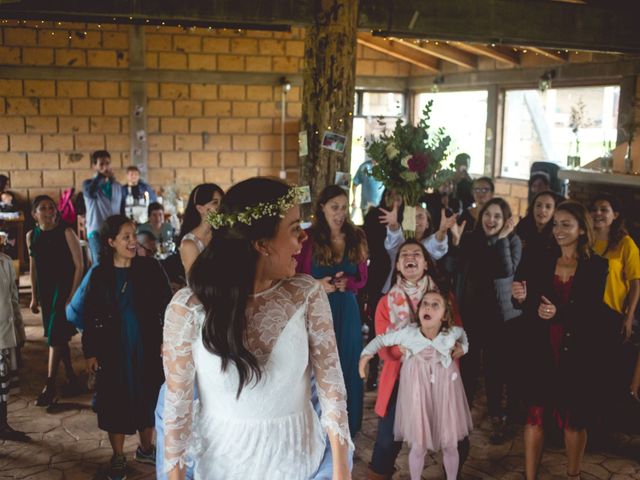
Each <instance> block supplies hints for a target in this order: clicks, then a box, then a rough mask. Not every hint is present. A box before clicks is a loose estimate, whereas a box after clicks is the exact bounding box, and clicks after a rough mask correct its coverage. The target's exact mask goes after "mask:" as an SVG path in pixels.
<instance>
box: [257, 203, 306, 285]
mask: <svg viewBox="0 0 640 480" xmlns="http://www.w3.org/2000/svg"><path fill="white" fill-rule="evenodd" d="M306 238H307V234H306V233H305V232H304V230H302V227H301V226H300V207H299V206H298V205H296V206H294V207H291V208H290V209H289V210H287V212H286V213H285V215H284V218H282V220H280V223H279V224H278V229H277V230H276V234H275V236H274V237H273V238H271V239H269V240H267V241H265V242H264V244H265V249H266V253H268V255H261V256H260V260H261V261H263V262H264V269H265V275H266V276H267V277H268V278H269V279H271V280H280V279H282V278H287V277H292V276H294V275H295V274H296V265H297V261H296V259H295V258H294V257H295V256H296V255H298V254H299V253H300V251H301V250H302V242H304V241H305V240H306Z"/></svg>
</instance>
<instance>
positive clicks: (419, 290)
mask: <svg viewBox="0 0 640 480" xmlns="http://www.w3.org/2000/svg"><path fill="white" fill-rule="evenodd" d="M437 289H438V287H437V286H436V284H435V282H434V281H433V279H432V278H431V277H430V276H429V274H425V275H424V276H423V277H422V278H421V279H420V280H418V282H417V283H412V282H410V281H408V280H406V279H404V278H402V276H401V275H398V280H397V281H396V284H395V285H394V286H393V287H391V290H389V293H388V294H387V301H388V302H389V320H390V321H391V325H390V326H389V328H390V329H391V330H400V329H401V328H403V327H405V326H406V325H408V324H409V323H411V321H412V320H413V318H414V317H415V315H416V314H417V311H418V305H419V303H420V300H422V297H424V294H425V292H426V291H427V290H437ZM409 302H411V303H409Z"/></svg>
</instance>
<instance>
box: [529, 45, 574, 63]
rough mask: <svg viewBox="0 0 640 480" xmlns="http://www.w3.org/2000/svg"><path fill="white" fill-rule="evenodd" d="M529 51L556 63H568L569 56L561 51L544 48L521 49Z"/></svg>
mask: <svg viewBox="0 0 640 480" xmlns="http://www.w3.org/2000/svg"><path fill="white" fill-rule="evenodd" d="M523 48H526V49H527V50H529V51H530V52H532V53H537V54H538V55H542V56H544V57H547V58H550V59H551V60H555V61H556V62H562V63H566V62H568V61H569V55H568V54H567V53H565V52H563V51H562V50H550V49H546V48H538V47H523Z"/></svg>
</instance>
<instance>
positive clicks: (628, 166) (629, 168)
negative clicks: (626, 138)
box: [624, 142, 633, 175]
mask: <svg viewBox="0 0 640 480" xmlns="http://www.w3.org/2000/svg"><path fill="white" fill-rule="evenodd" d="M624 173H626V174H627V175H630V174H631V173H633V159H632V158H631V142H629V146H628V147H627V154H626V155H625V157H624Z"/></svg>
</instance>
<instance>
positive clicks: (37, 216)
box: [33, 200, 58, 229]
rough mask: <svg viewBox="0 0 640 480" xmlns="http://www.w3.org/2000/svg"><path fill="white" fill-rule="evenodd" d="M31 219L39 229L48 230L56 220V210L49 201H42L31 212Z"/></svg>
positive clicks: (53, 204)
mask: <svg viewBox="0 0 640 480" xmlns="http://www.w3.org/2000/svg"><path fill="white" fill-rule="evenodd" d="M33 218H34V220H35V221H36V222H37V223H38V225H39V226H40V228H43V229H48V228H51V227H54V226H55V225H56V222H57V220H58V209H57V208H56V205H55V203H53V202H52V201H51V200H43V201H42V202H40V203H39V204H38V206H37V207H36V209H35V211H34V212H33Z"/></svg>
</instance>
